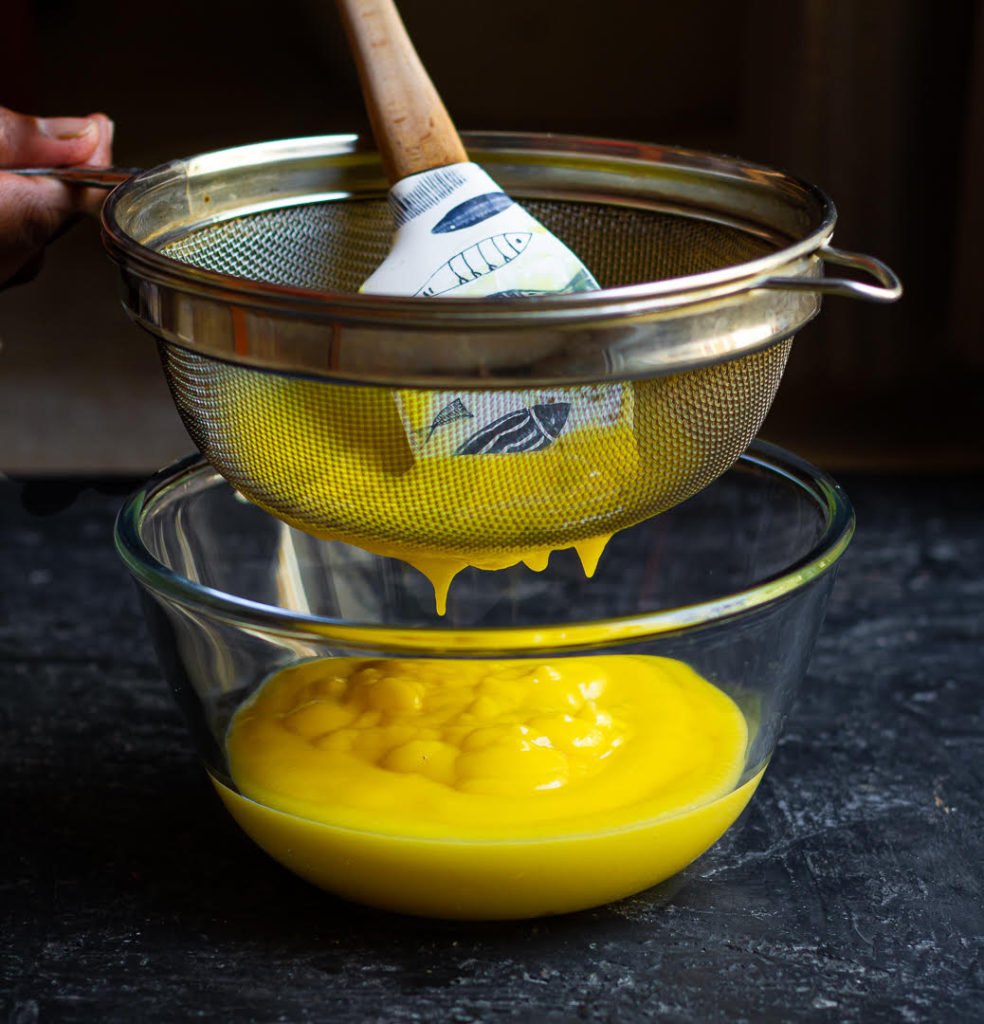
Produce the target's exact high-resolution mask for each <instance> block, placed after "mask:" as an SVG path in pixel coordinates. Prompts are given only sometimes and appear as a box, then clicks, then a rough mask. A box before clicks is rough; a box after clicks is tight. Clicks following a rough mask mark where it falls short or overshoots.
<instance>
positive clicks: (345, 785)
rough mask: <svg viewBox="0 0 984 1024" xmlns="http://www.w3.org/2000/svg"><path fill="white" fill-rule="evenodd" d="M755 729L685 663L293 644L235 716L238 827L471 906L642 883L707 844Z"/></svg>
mask: <svg viewBox="0 0 984 1024" xmlns="http://www.w3.org/2000/svg"><path fill="white" fill-rule="evenodd" d="M747 740H748V730H747V726H746V722H745V719H744V717H743V715H742V713H741V711H740V710H739V708H738V707H737V706H736V705H735V703H734V702H733V701H732V700H731V699H730V698H729V697H728V696H727V695H726V694H724V693H723V692H722V691H721V690H719V689H718V688H716V687H715V686H713V685H712V684H711V683H709V682H707V681H706V680H704V679H702V678H701V677H700V676H698V675H697V674H696V673H695V672H694V671H693V670H692V669H690V668H689V667H688V666H686V665H685V664H683V663H682V662H679V661H674V660H670V659H666V658H655V657H646V656H634V655H624V656H623V655H615V656H593V657H569V658H554V659H551V660H548V661H542V662H541V661H536V660H518V659H516V660H431V659H407V660H364V659H351V658H330V659H321V660H317V661H310V662H303V663H300V664H298V665H296V666H293V667H291V668H289V669H286V670H284V671H282V672H280V673H278V674H276V675H274V676H273V677H271V678H270V679H269V680H268V681H267V682H266V683H265V684H264V685H263V687H261V689H260V690H259V692H258V693H257V694H256V696H255V697H254V698H253V699H251V700H250V701H249V702H248V703H247V704H245V705H244V706H243V707H242V708H241V709H240V710H239V711H238V712H237V714H236V716H235V717H234V719H233V721H232V722H231V724H230V727H229V730H228V734H227V739H226V748H227V752H228V759H229V768H230V772H231V774H232V777H233V779H234V781H235V783H236V786H237V787H238V788H239V791H240V792H238V793H237V792H234V791H233V790H232V789H230V788H228V787H227V786H225V785H223V784H222V783H220V782H218V781H217V782H216V787H217V789H218V791H219V794H220V796H221V797H222V799H223V800H224V802H225V803H226V805H227V807H228V809H229V810H230V811H231V812H232V814H233V816H234V817H235V818H236V819H237V820H238V822H239V823H240V825H241V826H242V827H243V828H244V830H245V831H246V832H247V833H248V834H249V835H250V836H252V838H253V839H255V840H256V841H257V842H258V843H259V845H260V846H262V847H263V848H264V849H265V850H267V852H269V853H270V854H271V855H272V856H274V857H275V858H276V859H278V860H280V861H281V862H282V863H284V864H285V865H286V866H287V867H289V868H290V869H291V870H293V871H295V872H296V873H297V874H299V875H301V876H303V877H305V878H307V879H309V880H310V881H312V882H314V883H316V884H317V885H320V886H322V887H323V888H326V889H328V890H330V891H333V892H336V893H338V894H340V895H342V896H345V897H348V898H350V899H353V900H356V901H359V902H362V903H366V904H370V905H374V906H379V907H383V908H386V909H391V910H397V911H401V912H405V913H412V914H422V915H428V916H440V917H460V918H472V919H493V918H517V917H531V916H538V915H541V914H556V913H563V912H566V911H572V910H577V909H581V908H584V907H589V906H596V905H598V904H601V903H604V902H608V901H610V900H613V899H618V898H620V897H624V896H627V895H630V894H631V893H634V892H638V891H640V890H642V889H644V888H647V887H649V886H651V885H653V884H655V883H656V882H659V881H661V880H662V879H664V878H666V877H668V876H669V875H672V874H674V873H675V872H677V871H679V870H680V869H681V868H683V867H684V866H685V865H686V864H688V863H689V862H690V861H692V860H693V859H694V858H695V857H697V856H699V855H700V854H701V853H702V852H703V851H704V850H706V849H707V848H708V847H709V846H710V845H711V844H712V843H713V842H714V841H715V840H717V839H718V838H719V837H720V836H721V834H722V833H723V832H724V831H725V830H726V829H727V828H728V826H729V825H730V824H731V823H732V822H733V821H734V819H735V818H736V817H737V816H738V814H740V812H741V810H742V809H743V808H744V806H745V804H746V803H747V802H748V800H749V799H750V798H751V795H752V793H753V792H754V790H755V787H756V786H757V784H758V781H759V778H760V776H761V773H759V774H758V775H756V776H755V777H754V778H752V779H750V780H749V781H747V782H745V783H744V784H743V785H742V786H740V787H738V788H735V787H736V786H737V783H738V781H739V779H740V776H741V773H742V771H743V768H744V764H745V755H746V746H747Z"/></svg>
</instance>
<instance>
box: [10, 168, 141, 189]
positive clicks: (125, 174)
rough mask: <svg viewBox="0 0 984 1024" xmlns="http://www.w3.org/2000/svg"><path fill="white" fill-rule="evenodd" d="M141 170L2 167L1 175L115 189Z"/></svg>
mask: <svg viewBox="0 0 984 1024" xmlns="http://www.w3.org/2000/svg"><path fill="white" fill-rule="evenodd" d="M141 170H142V168H140V167H0V174H20V175H22V176H24V177H34V178H40V177H44V178H56V179H57V180H58V181H63V182H65V184H66V185H85V186H87V187H88V188H104V189H113V188H116V186H117V185H122V184H123V182H124V181H128V180H129V179H130V178H132V177H133V176H134V175H135V174H139V173H140V171H141Z"/></svg>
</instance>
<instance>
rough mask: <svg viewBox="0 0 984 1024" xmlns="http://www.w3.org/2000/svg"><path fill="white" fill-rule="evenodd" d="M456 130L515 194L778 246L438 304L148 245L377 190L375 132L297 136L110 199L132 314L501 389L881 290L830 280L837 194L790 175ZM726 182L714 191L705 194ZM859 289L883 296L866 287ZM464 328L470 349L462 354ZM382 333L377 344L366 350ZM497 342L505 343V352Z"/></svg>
mask: <svg viewBox="0 0 984 1024" xmlns="http://www.w3.org/2000/svg"><path fill="white" fill-rule="evenodd" d="M464 137H465V142H466V145H467V146H468V148H469V151H470V152H471V154H472V155H473V156H474V158H475V159H476V160H478V161H479V162H481V163H484V164H486V165H487V166H488V167H489V168H490V169H491V170H492V172H493V174H494V175H495V176H497V177H498V178H499V179H500V181H501V182H502V184H503V185H504V186H505V187H506V188H507V190H509V191H512V192H514V193H515V194H516V195H517V197H519V198H521V199H522V198H527V197H529V198H532V197H535V196H538V195H540V196H542V195H545V194H549V195H551V196H553V197H560V198H563V199H565V200H571V201H578V200H588V199H593V200H595V201H599V202H607V203H610V204H612V205H633V206H637V207H641V208H658V209H663V210H673V211H676V212H678V213H682V214H684V215H686V216H688V217H693V218H695V219H704V220H711V221H718V222H721V223H729V224H735V223H736V222H738V223H740V224H741V225H742V227H743V229H745V230H751V231H753V232H754V231H759V232H762V233H764V234H766V235H767V236H769V237H776V238H779V240H780V241H785V243H786V244H778V243H777V248H776V250H775V251H774V252H772V253H770V254H768V255H766V256H763V257H761V258H758V259H754V260H751V261H747V262H744V263H736V264H733V265H731V266H728V267H725V268H721V269H717V270H712V271H707V272H704V273H700V274H694V275H690V276H686V277H677V278H671V279H666V280H662V281H653V282H648V283H643V284H635V285H626V286H620V287H616V288H607V289H603V290H601V291H598V292H588V293H580V294H574V295H560V296H539V297H537V298H516V299H511V300H507V301H502V300H495V301H486V300H479V299H454V298H446V299H442V300H441V301H440V302H437V301H434V300H431V299H424V298H412V297H410V298H407V297H394V296H379V295H362V294H355V293H341V292H315V291H311V290H307V289H302V288H293V287H289V286H285V285H277V284H267V283H262V282H256V281H250V280H245V279H242V278H236V277H234V276H232V275H229V274H223V273H218V272H215V271H211V270H204V269H201V268H198V267H194V266H190V265H188V264H185V263H181V262H179V261H177V260H174V259H171V258H169V257H167V256H165V255H163V254H162V253H160V252H158V251H156V247H159V246H160V245H161V244H162V239H168V238H171V237H173V235H174V232H175V230H177V229H176V228H175V224H176V223H178V224H179V225H180V231H181V232H188V231H191V230H193V229H197V227H198V226H201V225H206V224H213V223H219V222H221V221H223V220H227V219H230V218H233V217H236V216H241V215H243V214H244V213H247V212H251V211H253V212H255V211H256V210H259V209H263V208H267V209H269V208H276V207H283V206H287V205H297V204H301V203H310V202H317V201H322V200H325V199H331V198H334V199H341V198H349V197H352V196H358V197H367V196H369V195H373V196H380V195H382V194H383V193H384V192H385V190H386V182H385V179H384V178H383V175H382V168H381V164H380V162H379V158H378V155H377V154H376V153H375V151H374V150H373V149H372V147H371V143H370V142H369V141H368V140H365V139H362V138H360V137H358V136H355V135H334V136H317V137H313V138H304V139H287V140H280V141H274V142H267V143H258V144H254V145H250V146H245V147H237V148H234V149H229V150H221V151H217V152H214V153H207V154H202V155H200V156H197V157H192V158H189V159H187V160H183V161H172V162H171V163H168V164H164V165H162V166H161V167H158V168H155V169H153V170H150V171H146V172H143V173H141V174H139V175H137V176H136V177H134V178H132V179H130V180H128V181H126V182H125V183H124V184H123V185H121V186H120V187H119V188H117V189H116V190H115V191H114V192H113V193H112V194H111V195H110V197H109V199H108V200H107V203H106V204H105V206H104V209H103V239H104V243H105V245H106V247H107V249H108V251H109V253H110V255H111V256H112V257H113V258H114V259H115V260H116V262H117V263H118V264H119V266H120V269H121V271H122V276H123V285H124V305H125V307H126V309H127V311H128V312H129V314H130V316H131V317H132V318H133V319H134V320H135V321H136V322H137V323H138V324H140V325H141V326H142V327H144V328H146V329H147V330H148V331H149V332H151V333H152V334H154V335H155V336H156V337H158V338H160V339H162V340H164V341H165V342H167V343H169V344H175V345H179V346H181V347H184V348H187V349H189V350H192V351H196V352H200V353H202V354H204V355H208V356H211V357H215V358H219V359H223V360H225V361H228V362H233V363H237V364H242V365H250V366H256V367H261V368H266V369H271V370H276V371H282V372H291V373H306V374H310V375H313V376H318V377H327V378H332V379H337V380H347V381H351V382H359V383H372V384H391V385H392V384H398V385H399V386H401V387H405V386H421V387H427V386H434V385H437V384H445V383H446V384H449V385H450V384H454V385H463V384H466V383H469V382H470V383H472V384H474V383H475V381H476V379H480V380H481V381H482V386H490V387H496V386H509V385H510V384H515V383H518V382H520V381H522V382H526V383H529V382H531V381H533V380H535V381H538V382H543V383H547V382H563V383H572V382H575V381H579V380H580V381H589V380H602V379H610V378H617V379H631V378H634V377H651V376H654V375H658V374H662V373H675V372H681V371H682V370H685V369H690V368H693V367H696V366H701V365H707V364H709V363H713V362H719V361H721V360H723V359H727V358H735V357H738V356H741V355H743V354H746V353H748V352H751V351H755V350H758V349H761V348H763V347H767V346H768V345H770V344H773V343H776V342H778V341H781V340H783V339H785V338H787V337H790V336H791V335H793V334H795V332H796V331H797V330H798V329H799V328H800V327H801V326H803V324H805V323H806V322H808V321H809V320H810V319H812V318H813V317H814V316H815V315H816V314H817V312H818V311H819V301H820V300H819V295H820V293H821V292H823V291H829V290H838V289H841V291H842V293H843V290H844V289H846V290H847V291H848V292H850V293H854V294H855V295H856V297H857V296H858V295H859V293H860V297H865V298H869V299H870V298H876V299H878V298H881V299H885V298H886V297H887V294H888V291H889V289H888V288H886V287H885V286H884V285H885V279H884V278H879V280H881V281H882V287H880V288H876V287H874V286H870V285H862V284H857V283H854V282H844V281H840V282H838V281H836V280H835V281H831V280H826V279H822V278H820V276H819V275H820V272H821V271H820V260H821V259H822V258H824V257H830V256H834V258H838V257H840V261H841V262H845V261H846V262H850V258H851V257H850V254H848V258H847V260H845V259H844V258H843V257H842V256H841V254H836V250H831V249H830V248H829V242H830V239H831V237H832V234H833V229H834V225H835V223H836V216H837V215H836V210H835V208H834V205H833V203H832V202H831V200H830V199H829V198H828V197H827V196H826V195H825V194H824V193H823V192H822V191H821V190H820V189H818V188H816V187H815V186H813V185H810V184H808V183H806V182H804V181H802V180H800V179H798V178H795V177H793V176H791V175H787V174H785V173H783V172H780V171H776V170H773V169H770V168H767V167H763V166H761V165H757V164H752V163H748V162H746V161H741V160H737V159H734V158H728V157H718V156H713V155H710V154H705V153H699V152H696V151H692V150H684V149H675V148H668V147H660V146H653V145H648V144H642V143H630V142H619V141H612V140H605V139H592V138H579V137H569V136H556V135H543V134H539V135H537V134H519V133H492V132H485V133H471V134H469V133H466V134H465V136H464ZM545 167H546V168H551V169H552V170H551V174H552V175H553V177H552V178H551V188H550V189H549V190H544V189H543V187H542V182H540V183H539V184H538V180H537V179H538V177H540V178H542V177H543V174H544V168H545ZM273 174H275V175H277V176H278V177H277V178H276V181H275V184H276V185H277V187H278V188H279V190H280V191H279V192H278V194H277V197H276V198H275V199H271V197H270V195H269V193H268V192H264V191H262V189H261V188H259V186H262V185H267V186H270V184H271V181H274V179H273V177H264V175H273ZM287 178H291V181H292V182H293V184H289V183H288V182H287ZM559 179H563V180H562V181H561V180H559ZM312 182H313V183H314V184H312ZM342 186H344V187H342ZM629 186H631V187H629ZM271 187H272V186H271ZM250 188H252V189H253V190H254V191H253V192H252V193H251V192H249V189H250ZM291 189H293V191H291ZM715 190H716V191H715ZM729 190H730V191H729ZM717 193H720V196H719V198H718V200H717V201H716V202H715V203H712V202H711V200H710V198H709V197H711V196H712V195H714V194H717ZM736 196H741V197H743V198H742V203H745V204H746V205H747V208H748V209H747V210H746V211H745V213H747V212H748V211H750V210H757V212H756V213H755V216H754V217H752V216H751V215H750V214H749V215H748V216H746V215H745V213H742V210H743V209H744V207H741V204H739V209H738V211H737V212H738V213H741V214H742V216H737V214H736V210H735V201H736V200H735V197H736ZM722 197H723V198H722ZM729 204H730V205H729ZM756 204H758V205H757V206H756ZM149 210H153V211H154V217H157V218H158V220H157V221H155V220H154V217H151V216H150V214H149V213H148V211H149ZM168 218H170V220H168ZM151 222H152V223H151ZM148 224H149V227H148ZM791 224H793V225H795V224H799V225H800V228H801V229H797V230H793V227H791V226H790V225H791ZM189 225H190V226H189ZM770 225H771V226H770ZM783 225H785V227H783ZM138 228H139V230H138ZM835 254H836V255H835ZM859 261H867V262H859ZM874 263H876V261H871V260H870V258H866V257H856V258H854V263H853V264H852V265H854V266H856V267H858V268H860V269H863V270H865V271H867V272H872V273H874V275H875V276H876V277H879V275H878V272H877V267H876V269H875V271H872V269H871V267H872V265H873V264H874ZM878 266H880V265H878ZM884 269H885V270H886V271H887V268H884ZM887 273H888V274H891V272H890V271H887ZM896 283H897V282H896ZM849 285H850V287H848V286H849ZM864 289H867V290H868V291H869V292H872V293H874V294H867V295H865V294H863V290H864ZM230 309H237V310H239V311H241V312H243V313H244V314H245V316H246V317H247V318H250V320H251V322H255V323H256V324H257V325H258V326H257V329H256V333H257V334H261V335H262V338H263V341H262V343H259V342H258V343H256V344H254V343H253V342H252V340H251V338H250V336H249V333H248V332H247V334H246V336H245V338H244V337H243V336H242V332H240V335H238V336H237V335H236V332H235V331H233V330H232V329H231V328H228V329H223V328H222V326H221V320H222V314H223V313H226V314H227V313H228V311H229V310H230ZM206 319H209V320H210V327H211V329H210V331H209V332H204V336H203V332H198V333H196V332H195V331H193V330H191V329H189V327H188V324H194V323H196V322H202V321H204V320H206ZM288 323H289V324H290V327H291V332H292V340H291V341H290V342H289V343H288V342H286V341H284V340H282V339H280V338H275V341H274V343H273V344H271V342H270V338H271V336H276V335H277V333H278V331H277V328H278V326H279V327H283V326H284V325H286V324H288ZM216 324H218V325H219V326H216ZM388 328H389V329H394V328H397V329H398V330H399V332H400V334H401V350H400V353H399V358H394V357H393V356H392V354H391V353H390V354H387V353H386V352H385V351H383V350H384V349H385V344H384V343H382V342H380V341H379V337H378V336H379V335H380V334H382V333H385V331H386V330H387V329H388ZM522 330H529V331H533V330H535V331H536V332H538V335H539V336H541V337H542V336H543V335H544V332H553V333H554V334H555V335H556V337H555V338H551V339H550V341H551V344H550V345H549V346H543V345H541V346H539V347H540V349H544V348H549V349H550V360H549V364H548V365H541V364H540V363H536V362H535V361H533V362H528V363H524V362H523V360H524V359H525V358H526V355H525V354H524V352H523V345H522V343H521V342H517V341H516V340H515V339H516V338H517V336H518V333H519V332H520V331H522ZM280 333H285V332H283V331H281V332H280ZM576 334H579V335H581V337H580V339H579V342H578V345H579V349H578V352H577V353H576V356H572V355H571V353H570V352H569V351H568V350H569V348H570V345H571V342H570V338H571V336H572V335H576ZM464 336H467V338H468V342H469V345H468V348H467V352H465V354H464V355H463V352H464V347H463V346H462V344H461V341H462V338H463V337H464ZM587 336H589V337H587ZM510 338H511V339H512V341H510ZM329 343H331V344H334V345H335V346H336V347H337V348H341V347H344V346H346V345H347V347H348V349H349V350H350V351H352V350H355V349H357V348H358V349H359V350H360V351H359V353H358V355H359V359H357V360H356V361H355V362H356V364H357V365H356V366H355V368H353V366H352V365H349V363H348V362H347V361H346V360H345V359H338V358H335V357H334V356H333V357H332V358H331V359H328V358H326V355H325V352H326V348H327V347H328V344H329ZM374 345H378V346H379V348H380V351H378V352H375V351H370V350H371V348H372V346H374ZM510 346H511V347H510ZM503 348H508V349H509V351H508V352H506V353H505V354H504V353H503ZM586 352H587V353H589V355H590V357H589V358H587V359H586V358H585V353H586Z"/></svg>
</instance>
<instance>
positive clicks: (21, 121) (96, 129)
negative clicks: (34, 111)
mask: <svg viewBox="0 0 984 1024" xmlns="http://www.w3.org/2000/svg"><path fill="white" fill-rule="evenodd" d="M100 138H101V131H100V125H99V123H98V122H97V121H96V120H95V119H93V118H91V117H44V118H42V117H29V116H28V115H27V114H18V113H15V112H14V111H13V110H7V109H6V108H4V107H0V168H2V167H32V166H34V167H64V166H70V165H72V164H82V163H85V162H86V161H87V160H88V159H89V158H90V157H91V156H92V154H93V152H94V151H95V149H96V147H97V146H98V145H99V142H100Z"/></svg>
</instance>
